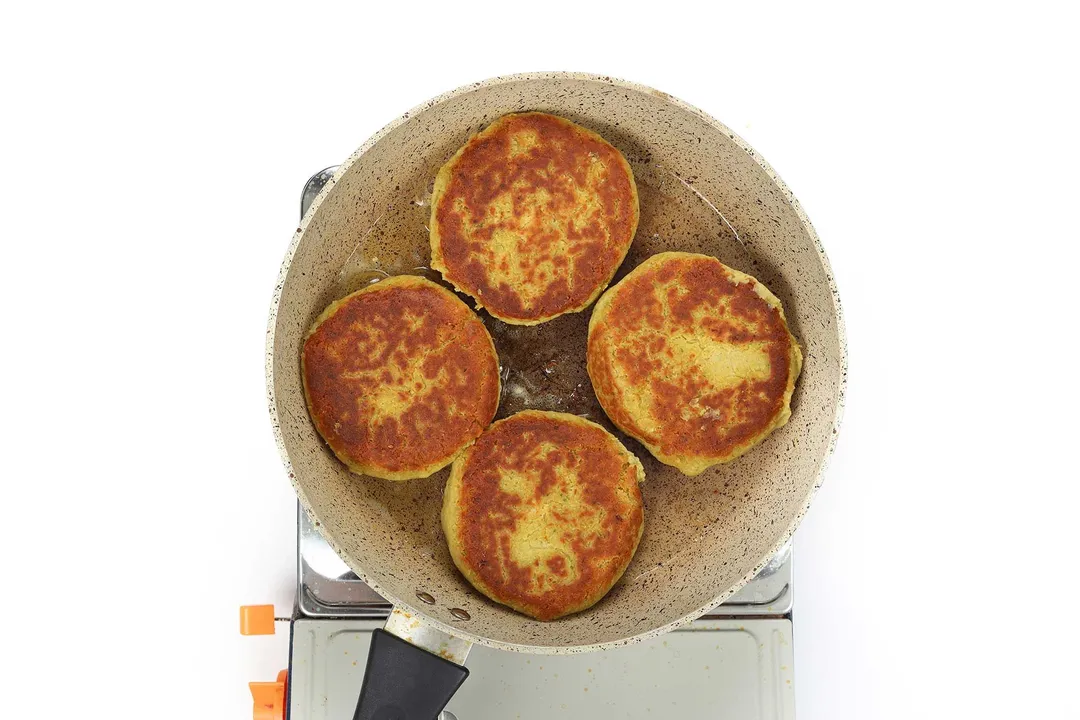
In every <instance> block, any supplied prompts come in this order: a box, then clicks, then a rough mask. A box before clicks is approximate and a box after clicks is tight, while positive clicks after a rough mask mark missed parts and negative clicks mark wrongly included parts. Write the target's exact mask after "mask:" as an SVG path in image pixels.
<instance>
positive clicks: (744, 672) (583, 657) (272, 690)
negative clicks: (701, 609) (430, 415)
mask: <svg viewBox="0 0 1080 720" xmlns="http://www.w3.org/2000/svg"><path fill="white" fill-rule="evenodd" d="M334 169H335V168H327V169H326V170H323V171H322V172H320V173H317V174H316V175H314V176H313V177H312V178H311V179H310V180H308V183H307V185H306V186H305V187H304V192H303V196H302V201H301V216H303V214H304V213H306V212H307V209H308V206H309V205H310V204H311V202H312V201H313V200H314V199H315V196H316V195H318V193H319V191H320V190H321V189H322V187H323V185H325V184H326V182H327V181H328V180H329V179H330V177H331V176H332V175H333V172H334ZM791 556H792V552H791V544H790V543H788V545H786V546H785V547H784V548H782V549H781V551H780V552H779V553H778V554H777V555H776V557H774V558H773V560H772V561H771V562H770V563H769V564H768V565H767V566H766V567H765V568H764V569H763V570H762V571H761V573H760V574H759V575H758V576H757V577H756V578H754V579H753V580H752V581H750V582H749V583H748V584H747V585H746V586H745V587H743V588H742V589H741V590H740V591H739V592H738V593H736V594H735V595H734V596H732V597H731V598H730V599H729V600H728V601H727V602H725V603H724V604H722V605H720V606H719V607H717V608H715V609H714V610H713V611H712V612H710V613H709V614H708V615H705V616H704V617H702V618H700V619H698V620H695V621H694V622H692V623H689V624H687V625H685V626H683V627H682V628H680V629H678V630H675V631H673V632H670V633H667V634H666V635H662V636H660V637H657V638H653V639H650V640H646V641H643V642H641V643H638V644H635V645H630V646H627V647H621V648H617V649H614V650H605V651H600V652H594V653H586V654H577V655H530V654H524V653H513V652H507V651H502V650H493V649H491V648H487V647H484V646H482V645H474V646H473V648H472V651H471V653H470V654H469V656H468V662H467V663H466V666H467V667H468V668H469V669H470V670H471V671H472V674H471V676H470V678H469V680H468V681H466V682H465V684H464V685H463V686H462V687H461V689H460V690H458V692H457V694H456V695H455V696H454V697H453V699H452V700H451V701H450V704H449V705H447V707H446V710H445V711H444V712H443V713H442V716H441V720H496V719H498V720H503V719H505V718H518V719H520V720H533V719H540V718H544V719H545V720H546V719H547V718H553V717H559V718H681V719H683V718H685V719H696V718H702V719H704V718H740V720H753V719H757V718H761V719H769V720H774V719H780V718H792V717H794V715H795V693H794V673H793V667H794V654H793V648H792V621H791V611H792V604H793V600H794V592H793V588H792V573H791V563H792V559H791ZM296 598H297V599H296V606H295V608H294V611H293V616H292V618H291V620H290V643H289V669H288V671H287V677H286V673H285V672H283V673H282V674H281V675H279V677H278V682H277V683H252V688H251V689H252V695H253V696H254V698H255V717H256V720H260V719H265V720H269V719H270V718H281V717H283V716H284V717H288V718H290V719H291V720H349V719H350V718H352V717H353V711H354V709H355V707H356V701H357V697H358V695H359V693H360V687H361V685H362V683H363V677H364V669H365V665H366V662H367V656H368V648H369V644H370V641H371V633H372V631H374V630H376V629H378V628H381V627H382V626H383V625H384V624H385V622H386V619H387V617H388V616H389V615H390V611H391V609H392V607H391V605H390V603H388V602H387V601H386V600H385V599H383V598H382V597H380V596H379V595H378V594H377V593H375V591H373V590H372V589H371V588H370V587H368V586H367V585H366V584H365V583H363V582H362V581H361V580H360V579H359V578H357V577H356V575H355V574H353V572H352V571H351V570H349V568H348V566H347V565H346V564H345V562H344V561H342V560H341V558H339V557H338V556H337V554H336V553H335V552H334V551H333V550H332V549H331V548H330V546H329V545H328V544H327V543H326V541H325V540H323V538H322V536H321V535H319V533H318V531H317V530H316V529H315V528H314V526H313V525H312V523H311V522H310V521H309V520H308V518H307V515H306V514H305V513H304V512H303V511H302V510H301V511H300V513H299V519H298V533H297V591H296ZM271 616H272V613H271ZM242 631H243V630H242ZM269 631H270V632H272V631H273V630H272V627H270V629H269ZM286 711H287V715H285V713H286Z"/></svg>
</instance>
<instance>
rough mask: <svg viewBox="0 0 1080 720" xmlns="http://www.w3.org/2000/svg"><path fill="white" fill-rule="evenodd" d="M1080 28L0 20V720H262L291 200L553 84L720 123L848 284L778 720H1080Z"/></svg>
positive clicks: (1015, 12)
mask: <svg viewBox="0 0 1080 720" xmlns="http://www.w3.org/2000/svg"><path fill="white" fill-rule="evenodd" d="M1070 7H1071V4H1067V3H1060V4H1058V5H1057V6H1056V9H1054V8H1053V7H1052V6H1051V5H1049V4H1041V3H1014V4H1012V5H1011V6H1010V7H1009V8H1004V7H997V6H995V4H993V3H978V4H974V3H973V4H970V5H958V4H954V3H945V2H936V3H925V4H922V3H897V4H893V5H891V6H889V7H885V6H884V5H882V4H869V3H868V4H852V5H850V6H847V7H841V6H835V5H834V6H828V7H826V6H817V7H810V6H809V5H808V4H801V5H799V6H791V7H787V6H783V5H781V4H776V3H739V4H738V6H737V7H722V6H721V4H720V3H709V4H708V9H702V8H697V9H695V8H691V7H689V6H682V5H679V4H677V3H671V2H667V3H652V4H648V5H636V4H633V3H629V2H623V3H617V4H615V3H612V4H608V5H607V6H606V7H603V8H601V7H600V6H599V5H596V6H594V5H592V4H589V3H585V2H575V3H567V4H563V3H557V2H550V3H549V2H542V3H529V4H521V3H501V4H493V5H491V6H488V7H485V6H484V5H483V3H477V2H471V3H451V2H443V3H440V4H439V5H438V6H436V7H424V6H422V5H421V4H418V3H411V2H410V3H381V4H379V6H378V8H373V9H361V8H360V7H359V6H358V4H351V5H346V6H333V7H331V6H325V5H321V4H298V5H296V6H295V7H290V8H282V7H276V6H272V4H269V3H259V4H256V3H250V4H238V3H228V2H221V3H213V4H210V3H200V2H188V3H176V4H172V5H164V4H160V3H131V4H129V5H126V6H124V5H121V4H117V3H70V4H63V3H58V4H53V3H21V4H19V5H15V4H14V3H12V4H8V5H6V6H5V10H4V12H3V19H2V20H0V60H2V63H0V78H2V88H0V91H2V95H0V98H2V100H0V102H2V105H0V108H2V109H0V123H2V128H0V177H2V187H0V198H2V202H3V207H4V220H3V229H2V230H0V238H2V242H3V246H2V255H0V258H2V259H0V268H2V282H0V313H2V314H3V318H2V320H3V322H2V324H0V329H2V332H3V335H2V337H3V340H2V347H3V352H2V354H0V363H2V371H3V375H2V377H3V388H4V391H3V408H4V413H3V415H2V418H3V419H2V420H0V423H2V424H3V432H2V434H0V438H2V446H3V459H4V462H3V464H2V465H0V468H2V477H3V488H4V494H3V508H4V520H3V522H2V523H0V528H2V530H0V532H2V533H3V537H2V541H3V542H2V545H0V547H2V549H3V551H4V553H5V558H6V562H5V563H4V568H3V571H2V573H0V577H2V578H3V580H2V582H3V592H2V598H3V599H2V600H0V602H2V603H3V608H2V609H3V618H4V622H5V627H4V640H3V641H2V643H0V645H2V646H3V648H4V653H3V654H4V656H5V665H6V669H5V670H4V672H3V675H2V677H3V679H2V680H0V686H2V687H3V693H2V694H0V715H2V716H4V717H47V716H53V715H55V716H70V715H71V713H72V712H73V711H74V710H75V709H83V710H85V711H86V712H87V713H94V714H95V716H96V714H97V713H98V712H100V715H101V716H102V717H107V716H112V717H131V718H151V717H152V718H164V717H177V718H180V717H185V718H187V717H203V718H210V717H215V718H218V717H220V718H233V719H236V718H244V717H249V715H248V713H250V697H249V695H248V692H247V688H246V682H247V681H248V680H255V679H265V680H269V679H272V678H273V676H274V674H275V673H276V671H277V670H278V669H280V668H282V667H284V666H285V663H286V638H285V637H284V636H283V635H279V636H276V637H273V638H241V637H240V636H239V635H238V633H237V606H239V605H240V604H242V603H257V602H274V603H276V604H277V606H278V608H279V613H280V614H286V613H287V612H288V609H289V607H290V606H291V603H292V599H293V583H294V552H295V546H294V536H293V523H294V512H295V501H294V498H293V496H292V493H291V489H290V487H289V485H288V483H287V481H286V479H285V477H284V474H283V472H282V471H281V468H280V464H279V460H278V457H277V454H276V451H275V449H274V445H273V442H272V438H271V433H270V425H269V422H268V417H267V413H266V409H265V406H264V399H263V375H262V368H263V340H264V331H265V323H266V317H267V311H268V307H269V301H270V296H271V291H272V289H273V285H274V282H275V278H276V276H277V272H278V266H279V263H280V261H281V259H282V256H283V253H284V250H285V247H286V245H287V243H288V242H289V239H290V235H291V233H292V231H293V229H294V228H295V227H296V223H297V212H298V196H299V192H300V188H301V185H302V183H303V181H304V180H305V179H306V178H307V177H308V176H309V175H310V174H311V173H312V172H314V171H316V170H318V169H320V168H322V167H324V166H327V165H332V164H337V163H338V162H340V161H342V160H343V159H344V158H346V157H347V156H348V155H349V154H350V153H351V152H352V151H353V150H354V149H355V148H356V147H358V146H359V145H360V144H361V143H362V142H363V141H364V140H365V139H366V138H367V137H368V136H369V135H370V134H372V133H373V132H375V131H376V130H378V129H379V128H380V127H381V126H382V125H384V124H385V123H387V122H389V121H390V120H392V119H393V118H394V117H396V116H397V115H399V114H400V113H402V112H404V111H405V110H408V109H409V108H411V107H412V106H414V105H416V104H418V103H420V102H422V101H424V100H426V99H427V98H429V97H431V96H434V95H436V94H438V93H440V92H443V91H445V90H448V89H451V88H454V87H457V86H458V85H461V84H464V83H467V82H472V81H474V80H479V79H483V78H486V77H490V76H493V75H501V74H508V73H512V72H520V71H527V70H547V69H568V70H583V71H592V72H597V73H604V74H611V75H614V76H617V77H624V78H627V79H631V80H635V81H638V82H641V83H645V84H648V85H651V86H654V87H657V88H661V89H663V90H665V91H667V92H669V93H671V94H673V95H676V96H678V97H681V98H683V99H685V100H687V101H688V102H690V103H693V104H695V105H697V106H699V107H701V108H703V109H704V110H706V111H707V112H709V113H711V114H713V115H715V116H716V117H718V118H720V119H721V120H722V121H724V122H725V123H727V124H728V125H730V126H731V127H732V128H734V129H735V130H736V131H737V132H739V133H740V134H741V135H742V136H743V137H744V138H746V139H747V140H748V141H749V142H750V143H751V144H753V145H754V146H755V148H756V149H757V150H758V151H760V152H761V153H762V154H763V155H764V156H765V157H766V158H768V159H769V161H770V162H771V163H772V164H773V165H774V166H775V167H776V168H777V170H778V171H779V172H780V174H781V175H782V176H783V178H784V179H785V180H786V181H787V182H788V183H789V184H790V185H791V187H792V188H793V189H794V191H795V193H796V194H797V195H798V197H799V198H800V200H801V201H802V203H803V205H804V207H805V208H806V209H807V211H808V213H809V215H810V217H811V219H812V220H813V222H814V223H815V226H816V228H817V230H818V232H819V233H820V235H821V237H822V239H823V241H824V243H825V246H826V249H827V250H828V252H829V255H830V258H831V260H832V263H833V267H834V269H835V272H836V276H837V280H838V283H839V287H840V292H841V296H842V299H843V301H844V310H845V313H846V317H847V327H848V338H849V346H850V364H851V371H850V386H849V394H848V405H847V413H846V417H845V421H844V427H843V430H842V433H841V438H840V443H839V447H838V449H837V452H836V455H835V457H834V459H833V462H832V464H831V467H830V469H829V473H828V476H827V480H826V483H825V486H824V487H823V489H822V490H821V492H820V494H819V495H818V496H817V498H816V500H815V504H814V506H813V508H812V510H811V512H810V513H809V515H808V516H807V518H806V520H805V522H804V525H803V527H802V529H801V530H800V531H799V533H798V535H797V555H798V557H797V563H796V575H797V577H796V588H797V600H796V643H795V652H796V687H797V707H798V713H799V717H800V718H802V719H804V720H805V719H807V718H815V719H816V718H914V717H919V718H922V717H941V718H955V717H1002V718H1006V717H1008V718H1012V717H1023V718H1042V717H1046V718H1057V717H1080V700H1078V697H1077V695H1078V691H1077V690H1076V687H1077V681H1078V678H1080V672H1078V671H1080V648H1078V646H1077V643H1078V642H1080V634H1078V630H1077V626H1076V621H1075V617H1076V609H1077V608H1076V604H1077V592H1076V591H1077V580H1076V569H1077V565H1078V562H1077V558H1078V555H1077V553H1076V549H1075V546H1076V542H1075V537H1076V532H1075V531H1076V529H1077V526H1078V525H1080V523H1078V522H1077V512H1078V501H1080V491H1078V489H1077V488H1078V485H1080V472H1078V471H1077V467H1076V461H1075V450H1076V448H1077V445H1078V443H1080V440H1078V439H1077V438H1076V431H1077V430H1078V423H1077V420H1076V416H1075V411H1074V408H1075V406H1076V401H1077V381H1076V376H1077V372H1076V365H1077V361H1076V345H1077V342H1076V337H1077V333H1076V329H1075V327H1074V325H1075V311H1074V307H1075V298H1076V297H1077V292H1080V290H1078V288H1077V285H1078V282H1077V269H1078V266H1077V261H1078V259H1080V257H1078V252H1077V243H1078V241H1080V233H1078V230H1077V228H1078V215H1077V203H1078V192H1077V191H1078V183H1077V171H1078V166H1077V163H1078V162H1080V152H1078V141H1077V132H1078V127H1080V125H1078V122H1080V116H1078V113H1077V110H1076V102H1077V86H1078V80H1077V69H1078V66H1080V57H1078V53H1077V51H1076V49H1075V48H1076V44H1077V38H1076V31H1077V27H1078V23H1077V18H1076V17H1075V15H1073V14H1072V13H1073V11H1072V10H1071V9H1069V10H1067V9H1066V8H1070ZM12 666H14V670H12V669H11V668H12Z"/></svg>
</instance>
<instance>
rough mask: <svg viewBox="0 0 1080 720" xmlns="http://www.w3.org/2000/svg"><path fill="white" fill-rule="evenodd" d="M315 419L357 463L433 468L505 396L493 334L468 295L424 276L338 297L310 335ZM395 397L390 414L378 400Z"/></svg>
mask: <svg viewBox="0 0 1080 720" xmlns="http://www.w3.org/2000/svg"><path fill="white" fill-rule="evenodd" d="M301 367H302V373H303V380H304V392H305V395H306V398H307V403H308V410H309V413H310V415H311V419H312V421H313V422H314V424H315V427H316V429H317V430H318V431H319V434H320V435H322V436H323V438H324V439H325V440H326V442H327V444H328V445H329V446H330V449H331V450H333V452H334V454H335V455H337V457H338V458H339V459H340V460H341V461H342V462H344V463H345V464H346V465H348V466H349V468H350V469H352V470H353V471H354V472H358V473H363V474H366V475H373V476H375V477H380V478H385V479H389V480H406V479H411V478H418V477H426V476H428V475H430V474H431V473H433V472H435V471H436V470H439V469H440V468H442V467H445V466H446V465H447V464H449V463H450V462H451V461H452V460H453V459H454V457H456V456H457V454H458V453H459V452H460V451H461V450H462V449H463V448H464V447H465V446H466V445H468V444H469V443H470V442H472V441H473V440H474V439H475V438H477V437H478V436H479V435H480V433H481V432H483V430H484V428H486V427H487V426H488V424H490V422H491V420H492V418H493V417H494V416H495V411H496V409H497V407H498V403H499V362H498V356H497V355H496V353H495V346H494V344H493V343H492V340H491V336H490V335H489V334H488V332H487V329H486V328H485V327H484V325H483V323H482V322H481V321H480V319H479V318H478V317H477V316H476V314H475V313H474V312H472V311H471V310H470V309H469V308H468V306H466V305H465V303H463V302H461V301H460V300H458V299H457V298H456V297H455V296H454V295H453V293H451V292H449V291H448V290H446V289H445V288H442V287H440V286H439V285H437V284H435V283H433V282H431V281H429V280H426V279H424V278H420V277H414V276H408V275H403V276H397V277H393V278H389V279H387V280H383V281H382V282H379V283H377V284H375V285H372V286H369V287H367V288H364V289H363V290H360V291H358V292H356V293H353V294H352V295H349V296H348V297H346V298H344V299H342V300H339V301H337V302H335V303H333V304H332V305H331V306H330V307H328V308H327V309H326V310H325V311H324V312H323V313H322V315H320V317H319V318H318V319H317V320H316V321H315V323H314V325H313V326H312V328H311V330H310V331H309V333H308V336H307V338H306V339H305V341H304V345H303V349H302V355H301ZM379 399H382V400H383V401H385V402H390V403H392V404H393V406H394V408H395V410H400V411H399V412H397V411H396V412H394V413H393V414H392V415H389V416H387V415H386V414H385V412H384V410H382V409H380V406H378V405H377V401H378V400H379Z"/></svg>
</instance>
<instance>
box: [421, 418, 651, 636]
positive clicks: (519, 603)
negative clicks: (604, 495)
mask: <svg viewBox="0 0 1080 720" xmlns="http://www.w3.org/2000/svg"><path fill="white" fill-rule="evenodd" d="M520 415H533V416H536V415H539V416H542V417H548V418H553V419H557V420H561V421H564V422H570V423H572V424H579V425H582V426H586V427H594V428H598V429H600V430H602V431H603V432H604V433H605V434H606V435H607V436H608V438H610V439H611V440H612V441H613V442H614V446H613V449H614V450H616V451H618V452H620V453H621V454H622V455H623V456H624V457H626V458H627V459H628V460H629V462H630V465H631V466H632V467H633V468H634V473H635V475H636V476H637V484H638V486H640V485H641V484H642V483H644V482H645V468H644V467H643V466H642V464H641V461H640V460H638V458H637V456H636V455H634V453H632V452H631V451H630V450H629V449H628V448H627V447H626V446H625V445H623V444H622V442H620V441H619V439H618V438H617V437H615V436H614V435H612V434H611V433H610V432H608V431H607V429H606V428H604V427H603V426H602V425H599V424H597V423H594V422H592V421H591V420H586V419H585V418H582V417H579V416H577V415H570V414H568V413H560V412H553V411H545V410H522V411H521V412H519V413H515V414H514V415H511V416H510V417H508V418H503V419H502V420H498V421H497V422H495V423H492V425H491V427H489V428H488V431H490V430H492V429H494V428H495V427H497V426H499V425H501V424H502V423H505V422H506V421H507V420H511V419H513V418H515V417H518V416H520ZM485 432H487V431H485ZM474 447H475V443H474V444H473V445H470V446H469V448H467V449H466V451H465V452H464V453H462V454H461V455H459V456H458V457H457V458H456V459H455V460H454V464H453V466H452V467H451V470H450V478H449V479H448V480H447V482H446V489H445V491H444V493H443V507H442V527H443V534H444V535H445V536H446V544H447V547H448V548H449V550H450V557H451V558H452V559H453V561H454V565H455V566H456V567H457V569H458V571H460V572H461V574H462V575H463V576H464V577H465V579H466V580H467V581H468V582H469V584H470V585H472V586H473V587H474V588H476V589H477V590H479V591H480V592H481V593H482V594H483V595H484V596H486V597H487V598H489V599H490V600H492V601H494V602H496V603H499V604H500V605H505V606H507V607H509V608H510V609H512V610H515V611H517V612H519V613H522V614H523V615H528V616H529V617H532V618H534V619H537V620H542V621H544V622H547V621H551V620H557V619H559V618H561V617H566V616H567V615H573V614H574V613H579V612H581V611H583V610H588V609H589V608H590V607H592V606H593V605H595V604H596V603H598V602H600V601H601V600H602V599H603V598H604V596H606V595H607V594H608V593H609V592H611V589H612V588H613V587H614V586H615V585H616V584H617V583H618V582H619V580H620V579H621V578H622V576H623V574H624V573H625V572H626V569H627V568H628V567H629V566H630V563H631V562H632V561H633V559H634V555H636V554H637V550H638V546H639V545H640V544H641V538H642V536H643V535H644V532H645V504H644V500H642V502H641V523H640V524H639V525H638V531H637V535H636V537H635V538H634V543H633V547H632V548H631V550H630V553H629V555H628V557H627V560H626V563H625V564H623V565H622V566H621V567H619V568H617V569H616V570H615V572H614V573H612V576H611V580H610V582H609V583H607V584H606V585H601V586H597V587H595V588H594V589H593V591H592V592H590V593H589V594H588V596H587V597H586V598H585V599H584V600H582V602H580V603H577V604H575V605H573V606H569V607H566V608H564V609H562V610H561V611H560V612H559V613H558V614H556V615H553V616H551V617H545V618H541V617H539V616H538V613H537V612H536V608H534V607H533V606H531V605H530V604H529V603H528V602H525V601H523V600H521V599H519V598H517V597H509V596H508V597H504V596H501V595H500V594H499V593H498V592H497V591H496V590H495V589H494V588H492V587H491V586H489V585H488V584H487V583H486V582H484V580H483V578H481V577H480V575H479V574H478V573H477V572H476V571H475V570H474V569H473V567H472V566H471V565H470V564H469V562H468V561H467V560H466V558H465V557H464V555H463V546H464V542H463V540H462V538H461V527H462V519H463V518H462V516H463V512H462V507H461V492H462V483H463V481H464V477H463V476H464V472H465V465H466V463H467V462H468V459H469V456H470V454H471V453H472V451H473V448H474Z"/></svg>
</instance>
